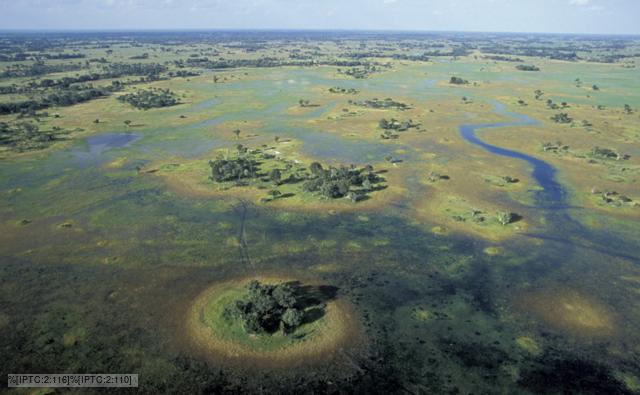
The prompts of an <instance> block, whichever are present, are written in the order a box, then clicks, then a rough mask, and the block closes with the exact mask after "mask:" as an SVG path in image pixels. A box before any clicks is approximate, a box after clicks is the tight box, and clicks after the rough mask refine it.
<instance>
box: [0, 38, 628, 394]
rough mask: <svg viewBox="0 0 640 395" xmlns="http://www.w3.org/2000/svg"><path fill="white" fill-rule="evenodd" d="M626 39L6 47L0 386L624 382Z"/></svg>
mask: <svg viewBox="0 0 640 395" xmlns="http://www.w3.org/2000/svg"><path fill="white" fill-rule="evenodd" d="M616 40H617V41H616V42H617V43H618V45H616V46H614V47H611V46H609V45H607V43H608V41H607V40H605V39H601V38H598V37H590V36H581V37H580V38H579V39H575V38H572V37H566V36H560V35H558V36H555V35H551V36H536V35H517V34H513V35H511V34H504V35H493V34H480V33H477V34H471V33H404V34H399V33H398V34H393V33H384V34H383V33H375V32H369V33H364V32H361V33H357V32H352V33H347V32H323V33H321V32H278V31H267V32H248V31H245V32H214V31H212V32H199V33H186V32H184V33H170V32H166V33H161V32H138V33H128V34H124V33H116V32H111V33H91V32H84V33H75V34H64V33H56V34H53V35H49V36H47V35H44V34H39V33H30V34H26V33H25V35H20V34H0V44H1V45H0V53H1V55H2V56H0V113H1V114H2V115H0V262H1V263H0V306H1V307H2V308H1V310H0V349H1V350H2V358H1V359H0V370H1V373H2V374H1V376H2V377H3V380H5V378H6V377H7V374H9V373H41V372H51V373H63V372H74V373H100V372H116V373H129V372H131V373H138V374H139V380H140V390H142V391H143V392H145V393H240V392H244V393H247V392H248V393H283V392H288V393H291V392H293V393H411V394H418V393H463V394H471V393H522V394H534V393H576V394H577V393H580V394H582V393H592V394H599V393H619V394H633V393H638V392H640V357H639V356H640V247H639V244H638V240H640V78H638V76H639V74H638V69H637V67H640V40H638V39H637V38H634V37H625V38H617V39H616ZM531 48H537V50H535V51H533V50H532V49H531ZM541 48H542V49H541ZM567 48H571V51H570V53H571V54H573V55H574V56H570V54H569V53H568V52H567ZM531 51H533V52H531ZM63 55H64V56H63ZM79 56H82V57H81V58H80V57H79ZM516 57H517V58H516ZM309 59H313V60H309ZM519 62H523V64H519ZM514 63H515V64H518V65H519V66H523V67H516V66H515V65H514ZM596 88H597V89H596ZM560 114H564V115H560ZM254 281H259V283H257V284H258V285H256V283H255V282H254ZM258 294H260V295H261V296H260V297H258V296H256V295H258ZM96 392H97V391H96ZM15 393H20V392H15Z"/></svg>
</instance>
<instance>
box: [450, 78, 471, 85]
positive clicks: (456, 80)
mask: <svg viewBox="0 0 640 395" xmlns="http://www.w3.org/2000/svg"><path fill="white" fill-rule="evenodd" d="M449 83H450V84H454V85H466V84H468V83H469V81H467V80H465V79H462V78H460V77H451V79H450V80H449Z"/></svg>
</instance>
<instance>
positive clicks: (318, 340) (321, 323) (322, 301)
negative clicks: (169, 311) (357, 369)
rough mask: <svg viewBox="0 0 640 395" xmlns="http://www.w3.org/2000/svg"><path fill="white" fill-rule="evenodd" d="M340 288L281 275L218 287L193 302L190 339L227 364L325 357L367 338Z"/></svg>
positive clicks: (279, 363) (264, 363)
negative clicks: (343, 299)
mask: <svg viewBox="0 0 640 395" xmlns="http://www.w3.org/2000/svg"><path fill="white" fill-rule="evenodd" d="M337 290H338V289H337V288H335V287H332V286H329V285H315V284H303V283H301V282H300V281H297V280H291V279H284V278H279V277H268V278H265V277H261V278H253V279H244V280H237V281H229V282H226V283H222V284H218V285H214V286H212V287H211V288H209V289H207V290H205V292H203V293H202V294H201V295H200V296H199V297H198V298H197V299H196V301H195V303H194V304H193V307H192V309H191V310H190V312H189V317H188V319H187V323H188V328H187V329H188V337H189V339H190V340H191V342H192V343H193V345H194V347H195V348H196V350H197V351H198V352H199V353H201V354H204V356H206V357H209V358H212V359H214V360H216V361H220V362H224V363H229V362H231V363H233V362H237V361H242V363H257V364H259V365H262V366H265V367H276V368H277V367H282V366H288V365H289V364H298V363H300V360H301V359H304V360H305V361H306V362H307V363H314V362H318V361H322V360H325V359H326V358H330V357H331V354H332V351H334V350H337V349H338V348H340V347H347V345H356V344H358V343H359V339H360V336H361V335H360V331H359V329H358V328H359V326H358V324H357V322H356V321H355V320H354V318H353V316H354V315H353V313H352V312H351V309H350V308H349V307H348V305H347V304H346V302H344V301H341V300H338V295H337Z"/></svg>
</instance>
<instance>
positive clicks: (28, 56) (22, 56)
mask: <svg viewBox="0 0 640 395" xmlns="http://www.w3.org/2000/svg"><path fill="white" fill-rule="evenodd" d="M86 57H87V56H86V55H85V54H82V53H27V52H18V53H15V54H4V53H0V62H24V61H27V60H36V61H39V60H42V59H47V60H68V59H84V58H86Z"/></svg>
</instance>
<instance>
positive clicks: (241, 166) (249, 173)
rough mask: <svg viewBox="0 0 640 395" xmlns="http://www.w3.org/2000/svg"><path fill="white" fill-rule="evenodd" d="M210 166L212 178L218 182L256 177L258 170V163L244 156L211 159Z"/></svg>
mask: <svg viewBox="0 0 640 395" xmlns="http://www.w3.org/2000/svg"><path fill="white" fill-rule="evenodd" d="M209 166H210V167H211V179H212V180H213V181H216V182H224V181H232V180H240V179H242V178H255V177H257V171H258V167H257V163H256V162H254V161H253V160H251V159H248V158H244V157H238V158H236V159H229V160H227V159H218V160H215V161H209Z"/></svg>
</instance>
